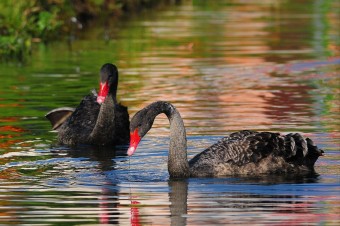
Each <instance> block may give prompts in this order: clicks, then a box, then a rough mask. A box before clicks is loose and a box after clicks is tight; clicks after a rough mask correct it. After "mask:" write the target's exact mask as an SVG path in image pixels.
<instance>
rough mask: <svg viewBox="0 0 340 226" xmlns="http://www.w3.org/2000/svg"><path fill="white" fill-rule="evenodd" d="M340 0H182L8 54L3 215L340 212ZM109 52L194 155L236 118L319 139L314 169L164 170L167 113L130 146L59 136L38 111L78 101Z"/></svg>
mask: <svg viewBox="0 0 340 226" xmlns="http://www.w3.org/2000/svg"><path fill="white" fill-rule="evenodd" d="M307 5H308V7H306V6H307ZM339 7H340V4H339V2H338V1H321V0H315V1H310V0H309V1H303V2H301V3H300V2H297V1H264V2H263V1H262V3H257V2H256V1H249V2H248V1H232V2H230V1H222V0H221V1H209V3H207V1H196V0H195V1H192V2H191V1H184V2H183V3H182V4H180V5H175V6H172V7H170V8H165V9H159V10H158V11H157V12H152V13H150V12H145V13H143V14H142V15H140V16H133V17H130V18H126V19H125V20H123V21H119V22H117V21H113V22H112V24H105V25H102V24H100V23H99V24H95V25H94V26H93V27H91V28H90V29H88V30H87V31H85V32H83V33H82V34H81V35H78V36H76V37H75V39H74V41H72V42H71V43H65V42H57V43H53V44H51V45H48V46H43V45H38V46H37V47H36V50H35V51H34V54H33V56H32V58H31V59H30V61H29V62H28V63H26V64H24V65H18V64H16V63H9V64H2V65H1V66H0V67H1V70H0V76H1V83H0V87H1V89H0V138H1V139H0V224H4V225H7V224H20V225H33V224H40V225H63V224H65V225H82V224H92V225H93V224H108V223H111V224H120V225H170V224H171V225H219V224H220V225H227V224H230V225H236V224H251V225H264V224H269V225H339V224H340V220H339V219H340V214H339V213H340V200H339V190H340V183H339V182H340V180H339V174H340V172H339V159H340V154H339V149H340V148H339V145H340V133H339V128H340V120H339V105H340V104H339V99H340V98H339V83H340V80H339V73H340V54H339V46H340V43H339V40H340V35H339V29H338V27H339V17H340V15H339ZM106 62H112V63H115V64H117V66H118V67H119V71H120V78H119V79H120V83H119V91H118V95H119V100H120V101H121V102H122V103H123V104H124V105H126V106H128V107H129V113H130V117H131V116H132V115H133V114H134V113H135V112H136V111H137V110H139V109H140V108H142V107H144V106H146V105H147V104H149V103H151V102H153V101H156V100H167V101H171V102H172V103H173V104H174V105H175V106H176V107H177V108H178V110H179V111H180V113H181V115H182V117H183V118H184V122H185V125H186V130H187V135H188V155H189V158H191V157H192V156H194V155H195V154H197V153H199V152H200V151H202V150H203V149H204V148H206V147H208V146H209V145H211V144H213V143H214V142H216V141H217V140H218V139H219V138H221V137H223V136H225V135H227V134H229V133H230V132H232V131H237V130H241V129H253V130H262V131H279V132H282V133H288V132H301V133H304V134H305V135H306V136H309V137H311V138H312V139H313V140H315V142H316V143H317V144H318V145H319V146H320V147H321V148H322V149H324V150H325V152H326V156H324V157H321V158H320V159H319V160H318V161H317V163H316V167H315V168H316V171H317V172H318V174H319V175H318V176H317V177H299V178H283V177H277V176H275V177H273V176H272V177H264V178H201V179H197V178H191V179H188V180H179V181H172V180H169V176H168V172H167V165H166V160H167V150H168V143H169V139H168V135H169V126H168V121H167V120H166V118H165V117H164V116H160V117H158V118H157V119H156V121H155V124H154V126H153V129H152V130H151V131H150V132H149V134H148V135H147V136H146V137H145V138H144V139H143V141H142V142H141V144H140V146H139V148H138V150H137V152H136V154H135V155H134V156H133V157H131V158H128V157H127V156H126V155H125V151H126V147H118V148H116V149H115V148H114V147H110V148H107V149H103V148H95V147H89V146H82V147H78V148H73V149H71V148H68V147H64V146H58V145H57V144H56V134H55V133H53V132H50V125H49V123H48V122H47V121H46V120H45V118H44V114H45V113H46V112H48V111H49V110H51V109H53V108H56V107H60V106H70V107H73V106H76V105H77V104H78V103H79V101H80V99H81V98H82V97H83V96H84V95H86V94H88V93H89V91H90V90H91V89H92V88H97V87H98V70H99V68H100V66H101V65H102V64H103V63H106ZM115 150H116V152H115Z"/></svg>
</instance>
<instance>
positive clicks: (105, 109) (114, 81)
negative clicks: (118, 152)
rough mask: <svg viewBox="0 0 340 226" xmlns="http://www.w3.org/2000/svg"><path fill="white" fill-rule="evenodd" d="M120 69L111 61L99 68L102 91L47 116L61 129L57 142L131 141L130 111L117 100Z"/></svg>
mask: <svg viewBox="0 0 340 226" xmlns="http://www.w3.org/2000/svg"><path fill="white" fill-rule="evenodd" d="M117 87H118V69H117V67H116V66H115V65H113V64H111V63H106V64H104V65H103V66H102V67H101V69H100V85H99V93H98V94H97V93H96V91H95V90H93V91H92V93H91V94H89V95H87V96H85V97H84V98H83V99H82V100H81V102H80V104H79V106H78V107H76V108H75V109H74V108H69V107H61V108H57V109H54V110H52V111H50V112H48V113H47V114H46V115H45V117H46V118H47V119H48V120H49V121H50V122H51V125H52V129H53V130H56V131H57V132H58V142H59V143H60V144H65V145H70V146H74V145H78V144H90V145H98V146H109V145H121V144H128V143H129V138H130V133H129V124H130V123H129V114H128V111H127V107H125V106H123V105H121V104H120V103H117V98H116V95H117Z"/></svg>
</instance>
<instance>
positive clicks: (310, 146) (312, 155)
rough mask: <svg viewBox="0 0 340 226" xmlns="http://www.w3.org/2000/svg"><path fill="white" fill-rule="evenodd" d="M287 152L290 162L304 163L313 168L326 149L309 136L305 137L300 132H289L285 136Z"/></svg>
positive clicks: (286, 156)
mask: <svg viewBox="0 0 340 226" xmlns="http://www.w3.org/2000/svg"><path fill="white" fill-rule="evenodd" d="M284 143H285V153H284V156H285V158H286V159H287V161H288V162H291V163H293V164H295V165H300V166H302V165H304V166H306V167H308V168H309V169H313V167H314V164H315V162H316V160H318V158H319V156H322V155H323V153H324V151H323V150H321V149H319V148H318V147H317V146H316V145H314V142H313V141H312V140H311V139H309V138H304V137H303V136H302V135H301V134H298V133H289V134H287V135H285V136H284Z"/></svg>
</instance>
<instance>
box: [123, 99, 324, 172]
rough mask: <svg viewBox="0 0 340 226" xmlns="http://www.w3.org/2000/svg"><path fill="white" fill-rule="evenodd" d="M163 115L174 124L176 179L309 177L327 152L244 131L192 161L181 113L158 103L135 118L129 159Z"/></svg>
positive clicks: (295, 139) (304, 141)
mask: <svg viewBox="0 0 340 226" xmlns="http://www.w3.org/2000/svg"><path fill="white" fill-rule="evenodd" d="M162 113H164V114H165V115H166V116H167V117H168V119H169V122H170V144H169V155H168V171H169V174H170V177H173V178H186V177H217V176H230V175H252V176H254V175H262V174H305V173H309V172H313V171H314V163H315V162H316V160H317V159H318V157H319V156H321V155H322V153H323V151H322V150H321V149H319V148H318V147H317V146H315V145H314V144H313V141H312V140H311V139H309V138H303V137H302V135H300V134H298V133H294V134H287V135H281V134H279V133H270V132H255V131H248V130H244V131H240V132H235V133H232V134H230V135H229V136H227V137H224V138H222V139H221V140H220V141H218V142H217V143H216V144H214V145H212V146H211V147H209V148H207V149H206V150H204V151H203V152H201V153H200V154H198V155H196V156H195V157H194V158H192V159H191V160H190V161H189V162H188V160H187V141H186V132H185V127H184V123H183V120H182V118H181V116H180V113H179V112H178V111H177V109H176V108H175V107H174V106H173V105H172V104H170V103H168V102H165V101H158V102H154V103H152V104H150V105H149V106H147V107H145V108H143V109H142V110H140V111H138V112H137V113H136V114H135V115H134V116H133V118H132V119H131V122H130V147H129V149H128V151H127V154H128V155H129V156H131V155H133V154H134V153H135V151H136V149H137V146H138V144H139V142H140V140H141V139H142V138H143V137H144V136H145V134H146V133H147V132H148V131H149V130H150V129H151V127H152V124H153V122H154V119H155V118H156V116H157V115H159V114H162Z"/></svg>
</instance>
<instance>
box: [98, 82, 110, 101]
mask: <svg viewBox="0 0 340 226" xmlns="http://www.w3.org/2000/svg"><path fill="white" fill-rule="evenodd" d="M109 88H110V87H109V83H108V81H106V82H105V83H100V85H99V94H98V97H97V102H98V104H101V103H103V102H104V100H105V98H106V96H107V94H108V93H109Z"/></svg>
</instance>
